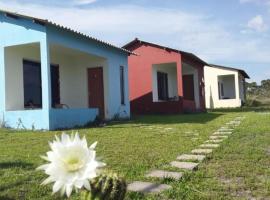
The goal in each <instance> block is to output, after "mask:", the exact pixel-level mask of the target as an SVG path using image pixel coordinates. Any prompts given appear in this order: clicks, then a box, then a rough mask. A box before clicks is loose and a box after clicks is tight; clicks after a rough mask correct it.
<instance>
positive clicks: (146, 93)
mask: <svg viewBox="0 0 270 200" xmlns="http://www.w3.org/2000/svg"><path fill="white" fill-rule="evenodd" d="M128 49H129V50H131V51H134V52H135V53H136V54H138V55H130V56H129V58H128V64H129V94H130V104H131V112H132V113H133V114H155V113H162V114H177V113H182V112H183V111H184V106H183V98H182V97H183V87H182V85H183V83H182V64H181V63H182V56H181V54H180V53H178V52H175V51H169V50H167V49H162V48H158V47H155V46H152V45H148V44H144V43H135V44H133V45H132V46H131V47H129V48H128ZM185 61H186V62H187V63H191V62H190V61H189V59H188V58H187V59H185ZM161 63H176V66H177V88H178V96H179V97H180V98H179V101H168V102H153V96H152V65H153V64H161ZM193 64H195V65H196V66H197V63H193ZM199 68H200V66H198V69H199ZM199 76H200V77H202V76H203V68H202V69H199ZM201 104H204V103H201ZM185 105H186V106H187V107H190V108H188V109H189V110H195V107H194V106H195V104H192V103H188V104H187V103H186V104H185Z"/></svg>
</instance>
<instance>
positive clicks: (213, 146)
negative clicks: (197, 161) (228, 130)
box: [200, 144, 219, 148]
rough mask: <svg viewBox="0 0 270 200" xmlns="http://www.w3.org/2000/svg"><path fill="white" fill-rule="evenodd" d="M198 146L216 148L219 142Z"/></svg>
mask: <svg viewBox="0 0 270 200" xmlns="http://www.w3.org/2000/svg"><path fill="white" fill-rule="evenodd" d="M200 147H202V148H217V147H219V144H201V145H200Z"/></svg>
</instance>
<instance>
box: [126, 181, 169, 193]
mask: <svg viewBox="0 0 270 200" xmlns="http://www.w3.org/2000/svg"><path fill="white" fill-rule="evenodd" d="M171 188H172V186H170V185H165V184H156V183H150V182H141V181H135V182H133V183H131V184H129V185H128V187H127V189H128V190H129V191H132V192H142V193H158V192H162V191H164V190H168V189H171Z"/></svg>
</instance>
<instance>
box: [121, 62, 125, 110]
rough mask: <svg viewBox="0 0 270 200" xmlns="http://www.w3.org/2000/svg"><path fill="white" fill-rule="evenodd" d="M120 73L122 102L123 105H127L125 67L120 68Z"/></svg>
mask: <svg viewBox="0 0 270 200" xmlns="http://www.w3.org/2000/svg"><path fill="white" fill-rule="evenodd" d="M119 71H120V101H121V105H125V104H126V102H125V67H124V66H120V67H119Z"/></svg>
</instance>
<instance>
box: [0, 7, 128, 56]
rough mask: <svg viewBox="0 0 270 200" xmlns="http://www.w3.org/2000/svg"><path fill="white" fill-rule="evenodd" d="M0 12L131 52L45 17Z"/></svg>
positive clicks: (5, 11)
mask: <svg viewBox="0 0 270 200" xmlns="http://www.w3.org/2000/svg"><path fill="white" fill-rule="evenodd" d="M0 12H2V13H4V14H5V15H6V16H8V17H11V18H15V19H17V18H24V19H29V20H32V21H33V23H36V24H40V25H42V26H46V25H51V26H54V27H56V28H59V29H62V30H64V31H67V32H71V33H74V34H76V35H78V36H80V37H84V38H87V39H89V40H93V41H96V42H98V43H101V44H103V45H106V46H109V47H112V48H115V49H117V50H120V51H123V52H125V53H128V54H133V53H132V52H131V51H128V50H126V49H124V48H121V47H118V46H115V45H113V44H110V43H108V42H105V41H103V40H99V39H97V38H94V37H91V36H89V35H86V34H84V33H82V32H79V31H75V30H73V29H71V28H69V27H65V26H62V25H60V24H57V23H55V22H52V21H49V20H47V19H40V18H36V17H32V16H28V15H22V14H18V13H16V12H11V11H7V10H2V9H0Z"/></svg>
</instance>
